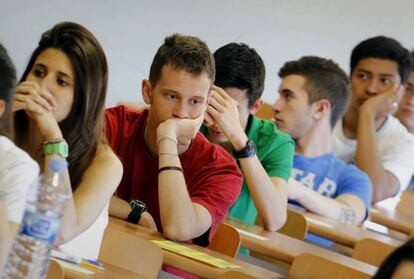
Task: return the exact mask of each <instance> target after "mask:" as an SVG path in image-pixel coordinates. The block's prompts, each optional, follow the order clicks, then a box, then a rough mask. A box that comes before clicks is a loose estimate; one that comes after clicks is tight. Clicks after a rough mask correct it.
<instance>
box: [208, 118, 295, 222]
mask: <svg viewBox="0 0 414 279" xmlns="http://www.w3.org/2000/svg"><path fill="white" fill-rule="evenodd" d="M200 131H201V132H202V133H203V134H204V135H206V136H207V133H208V130H207V128H206V127H204V126H202V127H201V129H200ZM246 134H247V137H248V138H249V139H250V140H251V141H253V142H254V143H255V144H256V148H257V157H258V158H259V161H260V163H261V164H262V166H263V168H264V169H265V171H266V172H267V174H268V175H269V176H270V177H280V178H283V179H285V180H286V181H287V180H288V179H289V177H290V172H291V170H292V164H293V152H294V149H295V143H294V141H293V140H292V138H291V137H290V136H289V135H287V134H285V133H282V132H280V131H278V130H277V128H276V125H275V124H274V123H273V122H272V121H269V120H263V119H258V118H256V117H255V116H254V115H250V116H249V121H248V123H247V127H246ZM237 164H238V166H239V168H240V169H241V167H240V162H239V161H237ZM229 216H232V217H235V218H237V219H240V220H243V221H245V222H246V223H249V224H254V222H255V220H256V216H257V209H256V207H255V206H254V203H253V200H252V198H251V196H250V192H249V189H248V187H247V183H246V180H244V182H243V187H242V190H241V192H240V196H239V198H238V199H237V201H236V202H235V203H234V204H233V206H232V207H231V208H230V210H229Z"/></svg>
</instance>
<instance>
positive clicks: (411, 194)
mask: <svg viewBox="0 0 414 279" xmlns="http://www.w3.org/2000/svg"><path fill="white" fill-rule="evenodd" d="M395 210H396V211H397V212H399V213H403V214H406V215H408V216H414V191H410V190H405V191H404V192H403V193H402V194H401V198H400V201H399V202H398V204H397V206H396V207H395Z"/></svg>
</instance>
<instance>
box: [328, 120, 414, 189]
mask: <svg viewBox="0 0 414 279" xmlns="http://www.w3.org/2000/svg"><path fill="white" fill-rule="evenodd" d="M376 138H377V142H378V147H379V151H380V154H381V158H382V164H383V166H384V169H386V170H387V171H389V172H391V173H392V174H394V175H395V176H396V177H397V179H398V181H399V182H400V192H402V191H403V190H405V189H406V188H407V186H408V184H409V182H410V180H411V177H412V176H413V173H414V136H413V135H412V134H410V133H409V132H408V131H407V129H406V128H405V127H404V125H402V124H401V123H400V121H398V119H397V118H395V117H393V116H388V117H387V119H386V121H385V123H384V125H382V127H381V128H380V129H379V130H378V131H377V132H376ZM332 140H333V151H334V153H335V155H336V156H337V157H338V158H340V159H342V160H344V161H345V162H350V163H355V152H356V145H357V141H356V140H355V139H350V138H348V137H346V136H345V134H344V130H343V127H342V119H341V120H340V121H338V123H337V124H336V125H335V127H334V130H333V137H332Z"/></svg>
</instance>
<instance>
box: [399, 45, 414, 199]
mask: <svg viewBox="0 0 414 279" xmlns="http://www.w3.org/2000/svg"><path fill="white" fill-rule="evenodd" d="M411 58H412V59H414V52H412V53H411ZM395 117H397V118H398V120H400V122H401V123H402V124H403V125H404V126H405V128H407V130H408V132H410V133H411V134H414V65H413V67H412V68H411V74H410V78H409V79H408V82H407V85H406V87H405V93H404V96H403V97H402V98H401V101H400V105H399V107H398V110H397V113H396V114H395ZM408 189H409V190H411V191H414V178H413V179H411V182H410V185H409V188H408Z"/></svg>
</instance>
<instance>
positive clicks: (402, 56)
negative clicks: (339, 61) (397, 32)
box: [351, 36, 412, 83]
mask: <svg viewBox="0 0 414 279" xmlns="http://www.w3.org/2000/svg"><path fill="white" fill-rule="evenodd" d="M366 58H378V59H387V60H391V61H394V62H395V63H397V64H398V73H399V75H400V78H401V83H406V82H407V80H408V78H409V76H410V73H411V69H412V68H411V67H412V61H411V55H410V52H409V51H408V50H407V49H406V48H404V47H403V46H402V45H401V44H400V43H399V42H398V41H396V40H394V39H392V38H388V37H385V36H377V37H373V38H369V39H367V40H365V41H362V42H360V43H359V44H358V45H357V46H356V47H355V48H354V49H353V50H352V54H351V75H352V73H353V71H354V69H355V68H356V66H357V65H358V63H359V61H360V60H362V59H366Z"/></svg>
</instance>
